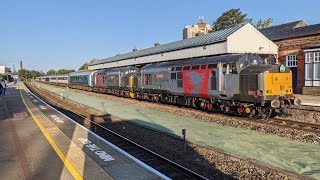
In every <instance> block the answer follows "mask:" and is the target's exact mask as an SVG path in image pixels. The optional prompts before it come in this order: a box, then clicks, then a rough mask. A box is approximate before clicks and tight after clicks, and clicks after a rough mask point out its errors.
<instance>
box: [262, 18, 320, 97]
mask: <svg viewBox="0 0 320 180" xmlns="http://www.w3.org/2000/svg"><path fill="white" fill-rule="evenodd" d="M260 32H261V33H262V34H264V35H265V36H266V37H268V38H269V39H270V40H272V41H273V42H274V43H275V44H276V45H278V47H279V52H278V60H279V63H281V64H284V65H286V66H287V67H289V68H290V69H291V70H292V74H293V90H294V92H295V93H303V94H312V95H320V24H314V25H307V24H306V23H304V22H303V21H295V22H291V23H287V24H281V25H277V26H272V27H268V28H264V29H260Z"/></svg>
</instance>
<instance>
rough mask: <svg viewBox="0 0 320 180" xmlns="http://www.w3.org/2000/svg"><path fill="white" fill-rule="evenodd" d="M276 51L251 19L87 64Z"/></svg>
mask: <svg viewBox="0 0 320 180" xmlns="http://www.w3.org/2000/svg"><path fill="white" fill-rule="evenodd" d="M244 53H255V54H260V55H266V56H268V55H270V54H271V55H277V54H278V46H277V45H276V44H274V43H273V42H272V41H270V40H269V39H268V38H266V37H265V36H264V35H263V34H262V33H261V32H259V31H258V30H257V29H256V28H254V27H253V26H252V25H251V24H250V23H243V24H240V25H239V26H236V27H232V28H228V29H224V30H220V31H215V32H212V33H209V34H204V35H201V36H196V37H193V38H189V39H183V40H180V41H176V42H172V43H168V44H163V45H156V46H154V47H150V48H146V49H142V50H137V49H136V48H135V49H134V51H133V52H130V53H126V54H120V55H116V56H113V57H109V58H106V59H101V60H98V61H95V62H93V63H91V64H89V67H88V69H89V70H97V69H105V68H114V67H121V66H129V65H136V66H140V65H143V64H149V63H157V62H164V61H173V60H183V59H192V58H199V57H208V56H215V55H222V54H244Z"/></svg>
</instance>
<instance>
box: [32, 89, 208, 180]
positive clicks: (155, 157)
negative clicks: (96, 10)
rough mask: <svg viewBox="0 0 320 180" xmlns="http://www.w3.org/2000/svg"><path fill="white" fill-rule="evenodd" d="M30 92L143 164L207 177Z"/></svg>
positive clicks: (182, 174) (175, 174)
mask: <svg viewBox="0 0 320 180" xmlns="http://www.w3.org/2000/svg"><path fill="white" fill-rule="evenodd" d="M32 92H33V93H35V94H36V95H38V97H39V96H40V99H43V100H45V101H46V102H48V101H49V102H48V103H49V104H50V105H51V106H53V107H54V108H56V109H57V110H58V111H60V112H62V113H63V114H66V115H67V116H69V117H71V118H72V119H73V120H75V121H76V122H78V123H79V124H81V125H83V126H84V127H86V128H89V129H90V130H91V131H93V132H95V133H96V134H98V135H99V136H101V137H102V138H104V139H106V140H107V141H109V142H111V143H113V144H114V145H116V146H118V147H119V148H121V149H122V150H124V151H126V152H127V153H129V154H130V155H132V156H134V157H135V158H137V159H139V160H140V161H142V162H144V163H145V164H147V165H149V166H150V167H152V168H154V169H156V170H157V171H159V172H161V173H162V174H164V175H166V176H167V177H169V178H171V179H207V178H205V177H203V176H201V175H200V174H198V173H196V172H193V171H192V170H189V169H187V168H185V167H183V166H181V165H179V164H177V163H175V162H173V161H171V160H169V159H167V158H165V157H163V156H161V155H159V154H157V153H155V152H153V151H151V150H149V149H147V148H145V147H143V146H141V145H139V144H137V143H135V142H133V141H131V140H129V139H127V138H126V137H123V136H121V135H120V134H117V133H116V132H113V131H112V130H110V129H108V128H106V127H104V126H102V125H100V124H98V123H96V122H94V121H93V120H91V119H88V118H86V117H85V116H83V115H81V114H78V113H76V112H70V111H68V110H65V109H63V108H60V107H58V106H57V105H58V104H59V102H57V101H56V100H53V99H52V98H50V97H47V96H46V98H43V97H44V94H43V93H41V92H39V91H38V90H35V89H32ZM85 124H90V127H87V126H86V125H85Z"/></svg>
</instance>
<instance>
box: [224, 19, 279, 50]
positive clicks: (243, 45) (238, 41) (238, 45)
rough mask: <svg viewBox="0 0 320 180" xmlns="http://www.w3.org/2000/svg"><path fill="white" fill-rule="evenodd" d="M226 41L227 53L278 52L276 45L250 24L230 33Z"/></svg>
mask: <svg viewBox="0 0 320 180" xmlns="http://www.w3.org/2000/svg"><path fill="white" fill-rule="evenodd" d="M227 42H228V53H257V54H278V46H277V45H276V44H274V43H273V42H272V41H270V40H269V39H268V38H267V37H265V36H264V35H263V34H261V33H260V32H259V31H258V30H257V29H256V28H254V27H253V26H252V25H251V24H246V25H245V26H243V27H242V28H241V29H239V30H238V31H236V32H235V33H233V34H231V35H230V36H229V37H228V38H227Z"/></svg>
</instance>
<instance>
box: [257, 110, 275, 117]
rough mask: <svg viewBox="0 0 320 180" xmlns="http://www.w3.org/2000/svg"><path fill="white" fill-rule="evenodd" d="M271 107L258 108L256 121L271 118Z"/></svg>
mask: <svg viewBox="0 0 320 180" xmlns="http://www.w3.org/2000/svg"><path fill="white" fill-rule="evenodd" d="M272 114H273V113H272V108H271V107H259V108H258V117H257V118H258V119H269V118H270V117H271V116H272Z"/></svg>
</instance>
